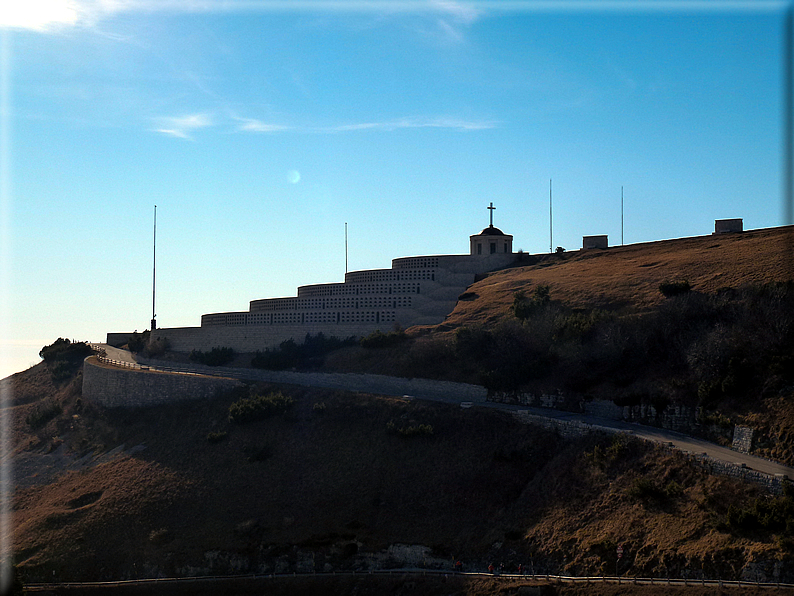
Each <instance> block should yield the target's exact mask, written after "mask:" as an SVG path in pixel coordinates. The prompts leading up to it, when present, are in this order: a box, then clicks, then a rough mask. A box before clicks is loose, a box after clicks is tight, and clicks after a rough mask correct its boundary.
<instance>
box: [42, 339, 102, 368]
mask: <svg viewBox="0 0 794 596" xmlns="http://www.w3.org/2000/svg"><path fill="white" fill-rule="evenodd" d="M92 353H93V351H92V350H91V346H89V345H88V344H87V343H85V342H84V341H78V342H74V343H72V342H71V341H69V340H68V339H64V338H62V337H59V338H58V339H56V340H55V341H54V342H53V343H51V344H50V345H48V346H44V347H43V348H41V350H40V351H39V356H41V357H42V359H43V360H44V362H50V363H52V362H55V361H56V360H61V361H64V360H68V361H75V360H82V359H83V358H85V357H86V356H90V355H91V354H92Z"/></svg>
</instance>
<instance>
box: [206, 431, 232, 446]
mask: <svg viewBox="0 0 794 596" xmlns="http://www.w3.org/2000/svg"><path fill="white" fill-rule="evenodd" d="M227 436H229V433H227V432H226V431H225V430H223V431H219V432H209V433H207V443H209V444H210V445H214V444H215V443H220V442H221V441H223V440H224V439H225V438H226V437H227Z"/></svg>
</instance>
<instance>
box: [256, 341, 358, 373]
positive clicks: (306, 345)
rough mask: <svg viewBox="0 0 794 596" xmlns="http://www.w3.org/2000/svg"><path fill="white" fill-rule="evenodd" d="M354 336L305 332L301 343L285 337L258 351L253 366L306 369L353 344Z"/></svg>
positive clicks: (274, 368)
mask: <svg viewBox="0 0 794 596" xmlns="http://www.w3.org/2000/svg"><path fill="white" fill-rule="evenodd" d="M355 342H356V339H355V337H352V336H351V337H348V338H347V339H340V338H338V337H327V336H326V335H325V334H323V333H322V332H321V333H318V334H317V335H311V334H310V333H307V334H306V337H305V338H304V340H303V343H302V344H298V343H297V342H296V341H295V340H294V339H287V340H285V341H283V342H281V344H279V346H278V348H273V349H267V350H265V351H258V352H257V353H256V355H255V356H254V357H253V359H252V360H251V366H253V367H254V368H264V369H267V370H286V369H290V368H297V369H306V368H312V367H314V366H317V365H320V364H322V360H323V357H324V356H325V355H326V354H328V353H329V352H332V351H333V350H338V349H339V348H343V347H345V346H351V345H354V344H355Z"/></svg>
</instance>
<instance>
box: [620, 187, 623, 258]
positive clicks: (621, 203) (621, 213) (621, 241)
mask: <svg viewBox="0 0 794 596" xmlns="http://www.w3.org/2000/svg"><path fill="white" fill-rule="evenodd" d="M620 245H621V246H623V187H622V186H621V187H620Z"/></svg>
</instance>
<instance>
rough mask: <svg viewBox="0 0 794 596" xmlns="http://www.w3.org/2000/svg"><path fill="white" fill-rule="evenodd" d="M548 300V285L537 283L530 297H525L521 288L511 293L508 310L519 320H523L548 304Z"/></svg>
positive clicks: (549, 299) (549, 296)
mask: <svg viewBox="0 0 794 596" xmlns="http://www.w3.org/2000/svg"><path fill="white" fill-rule="evenodd" d="M549 302H551V295H550V293H549V286H547V285H539V286H536V287H535V291H534V293H533V294H532V297H531V298H527V297H526V294H524V292H522V291H521V290H519V291H518V292H516V293H515V294H513V304H512V305H511V306H510V310H511V311H512V312H513V314H514V315H515V316H516V318H517V319H518V320H519V321H524V320H526V319H528V318H529V317H530V316H532V315H533V314H534V313H536V312H537V311H539V310H540V309H542V308H543V307H544V306H546V305H548V304H549Z"/></svg>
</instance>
